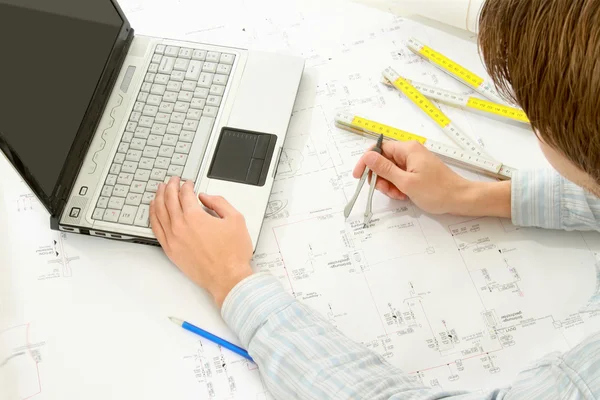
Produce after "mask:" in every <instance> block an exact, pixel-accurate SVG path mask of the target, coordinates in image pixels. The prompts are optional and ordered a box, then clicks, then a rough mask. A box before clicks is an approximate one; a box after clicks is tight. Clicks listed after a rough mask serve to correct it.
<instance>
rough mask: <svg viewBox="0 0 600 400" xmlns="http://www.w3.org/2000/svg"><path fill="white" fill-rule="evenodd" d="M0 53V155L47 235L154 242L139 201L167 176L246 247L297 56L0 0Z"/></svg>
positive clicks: (144, 203)
mask: <svg viewBox="0 0 600 400" xmlns="http://www.w3.org/2000/svg"><path fill="white" fill-rule="evenodd" d="M157 23H160V22H157ZM198 23H199V24H201V23H202V15H199V16H198ZM0 49H1V51H2V53H3V54H4V55H5V56H3V57H2V62H1V63H0V87H1V88H2V89H1V90H0V148H1V149H2V151H3V152H4V154H5V155H6V157H7V158H8V160H9V161H10V163H12V165H13V166H14V168H15V169H16V171H17V172H18V173H19V174H20V175H21V176H22V178H23V179H24V181H25V182H26V183H27V184H28V185H29V186H30V187H31V189H32V190H33V192H35V194H36V195H37V197H38V198H39V200H40V202H41V203H42V204H43V205H44V206H45V207H46V208H47V210H48V212H49V213H50V216H51V218H50V226H51V227H52V229H55V230H61V231H66V232H74V233H79V234H86V235H93V236H99V237H104V238H111V239H118V240H123V241H130V242H135V243H144V244H156V238H155V237H154V235H153V233H152V229H151V227H150V224H149V216H148V214H149V204H150V201H151V200H152V199H153V198H154V195H155V192H156V189H157V187H158V185H159V184H160V183H161V182H167V181H168V180H169V179H170V177H172V176H179V177H181V178H182V180H193V181H194V188H195V191H196V192H203V193H208V194H215V195H221V196H223V197H224V198H226V199H227V200H228V201H229V202H230V203H231V204H232V205H233V206H234V207H236V208H237V209H238V210H239V211H240V212H241V213H242V214H243V215H244V216H245V218H246V223H247V226H248V229H249V231H250V235H251V237H252V242H253V245H254V246H256V242H257V240H258V236H259V233H260V229H261V225H262V221H263V216H264V213H265V210H266V207H267V203H268V199H269V195H270V192H271V189H272V185H273V181H274V176H275V172H276V169H277V165H278V159H279V156H280V155H281V151H282V146H283V143H284V140H285V137H286V132H287V129H288V125H289V122H290V118H291V113H292V108H293V105H294V101H295V98H296V94H297V91H298V87H299V84H300V78H301V75H302V72H303V69H304V60H303V59H302V58H297V57H291V56H285V55H280V54H275V53H264V52H254V51H248V50H246V49H240V48H231V47H223V46H218V45H213V44H208V43H194V42H186V41H178V40H169V39H164V38H156V37H146V36H137V35H134V30H133V27H131V26H130V24H129V22H128V21H127V18H126V17H125V15H124V13H123V12H122V10H121V9H120V8H119V5H118V4H117V3H116V2H115V1H113V0H89V1H81V0H0Z"/></svg>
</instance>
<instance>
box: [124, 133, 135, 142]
mask: <svg viewBox="0 0 600 400" xmlns="http://www.w3.org/2000/svg"><path fill="white" fill-rule="evenodd" d="M132 138H133V132H123V137H122V138H121V142H125V143H129V142H131V139H132Z"/></svg>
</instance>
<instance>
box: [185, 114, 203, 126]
mask: <svg viewBox="0 0 600 400" xmlns="http://www.w3.org/2000/svg"><path fill="white" fill-rule="evenodd" d="M201 116H202V111H200V110H189V111H188V113H187V119H193V120H196V121H198V120H200V117H201ZM194 130H195V129H194Z"/></svg>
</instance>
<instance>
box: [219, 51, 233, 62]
mask: <svg viewBox="0 0 600 400" xmlns="http://www.w3.org/2000/svg"><path fill="white" fill-rule="evenodd" d="M233 60H235V55H233V54H225V53H223V54H221V58H220V59H219V62H220V63H221V64H229V65H231V64H233Z"/></svg>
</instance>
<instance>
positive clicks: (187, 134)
mask: <svg viewBox="0 0 600 400" xmlns="http://www.w3.org/2000/svg"><path fill="white" fill-rule="evenodd" d="M179 140H180V141H181V142H188V143H191V142H193V141H194V132H191V131H182V132H181V135H179Z"/></svg>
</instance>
